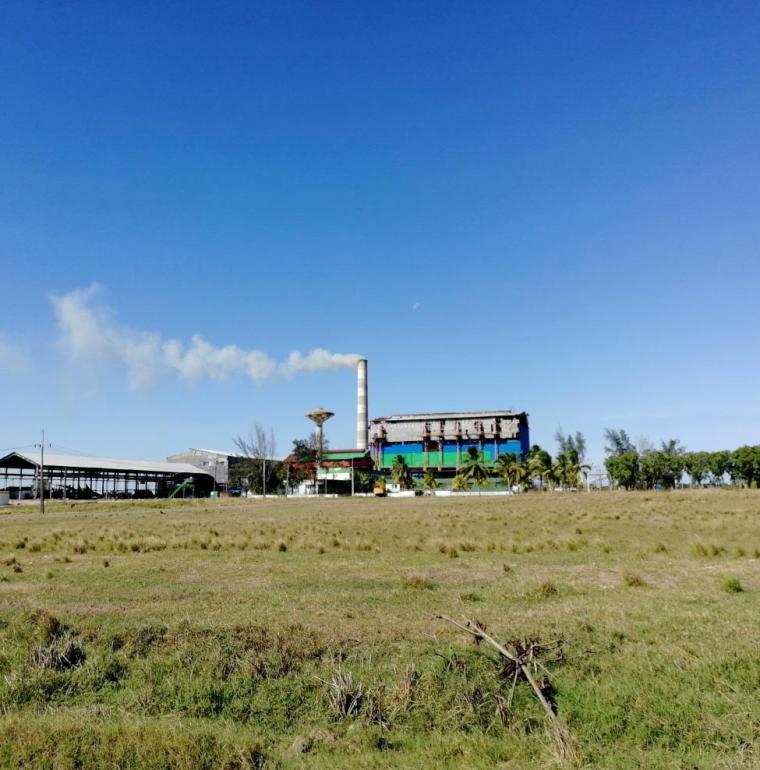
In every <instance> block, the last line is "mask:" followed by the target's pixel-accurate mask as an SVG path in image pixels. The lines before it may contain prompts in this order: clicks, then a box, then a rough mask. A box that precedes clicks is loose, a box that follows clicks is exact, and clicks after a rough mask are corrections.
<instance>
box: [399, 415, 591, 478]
mask: <svg viewBox="0 0 760 770" xmlns="http://www.w3.org/2000/svg"><path fill="white" fill-rule="evenodd" d="M555 438H556V440H557V443H558V446H559V451H558V452H557V454H556V455H555V456H554V457H552V455H551V454H550V453H549V452H548V451H547V450H545V449H543V448H542V447H541V446H539V445H538V444H534V445H533V446H532V447H531V448H530V450H529V451H528V452H527V453H526V454H525V455H519V454H514V453H511V452H510V453H505V454H501V455H499V457H498V458H497V459H496V460H495V462H493V463H489V462H488V461H487V460H486V459H485V457H484V456H483V453H482V452H481V451H480V450H479V449H478V448H477V447H472V446H471V447H468V448H467V452H466V453H465V455H464V457H463V459H462V461H461V462H460V463H459V466H458V468H457V472H456V476H454V478H453V479H452V482H451V489H452V490H453V491H454V492H465V491H468V490H470V489H472V488H475V489H478V490H482V489H485V488H487V487H488V486H490V485H491V482H492V481H500V482H502V483H504V484H505V485H506V486H508V487H510V488H513V489H529V488H532V487H534V486H536V483H538V485H539V487H540V488H541V489H546V488H554V489H574V488H576V487H577V486H579V485H580V484H583V483H585V481H586V479H587V477H588V472H589V470H590V467H589V465H588V464H587V463H586V439H585V438H584V437H583V434H582V433H580V432H576V433H575V434H574V435H567V436H566V435H565V434H564V433H563V432H562V430H561V429H558V430H557V434H556V436H555ZM391 479H392V481H393V482H394V483H396V484H398V485H399V487H401V489H413V488H414V487H415V486H416V482H415V480H414V479H413V478H412V475H411V472H410V469H409V466H408V465H407V462H406V460H405V459H404V457H403V455H397V456H396V457H395V458H394V460H393V463H392V465H391ZM421 486H422V488H423V489H426V490H428V491H433V490H435V489H437V488H438V486H439V481H438V479H437V477H436V475H435V472H434V471H433V470H432V469H428V470H427V471H425V474H424V476H423V478H422V483H421Z"/></svg>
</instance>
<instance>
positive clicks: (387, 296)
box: [0, 0, 760, 461]
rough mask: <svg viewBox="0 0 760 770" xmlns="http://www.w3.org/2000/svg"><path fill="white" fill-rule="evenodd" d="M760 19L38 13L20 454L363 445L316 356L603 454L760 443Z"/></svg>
mask: <svg viewBox="0 0 760 770" xmlns="http://www.w3.org/2000/svg"><path fill="white" fill-rule="evenodd" d="M759 30H760V4H757V3H748V2H726V1H725V0H722V1H721V2H693V1H692V0H690V1H689V2H675V1H674V0H671V1H670V2H666V3H663V2H637V3H617V2H608V1H605V2H586V3H568V2H555V3H552V2H543V3H516V2H513V3H510V2H494V3H483V2H466V3H465V2H461V3H456V2H408V0H404V2H382V3H367V2H357V1H356V0H354V1H353V2H327V3H317V2H286V1H283V0H277V2H267V3H264V2H218V3H208V2H204V3H200V2H198V3H194V2H188V1H183V2H150V3H147V2H138V1H135V2H103V0H98V2H86V1H85V0H81V1H79V2H76V3H61V2H35V1H34V0H23V2H16V1H15V0H7V1H6V2H5V3H3V4H2V8H0V75H1V77H0V265H1V266H2V271H1V272H0V276H1V277H2V288H3V291H2V300H1V301H0V382H2V393H3V398H2V399H0V449H5V448H6V447H14V446H20V445H26V444H30V443H31V442H33V441H35V440H37V436H38V434H39V430H40V428H41V427H42V426H45V428H46V429H47V433H48V436H49V437H50V440H52V441H53V442H54V443H55V444H56V445H58V446H62V447H67V448H71V449H75V450H79V451H82V452H91V453H102V454H108V455H112V456H125V457H130V456H132V457H155V458H160V457H163V456H165V455H166V454H168V453H170V452H174V451H178V450H181V449H183V448H185V447H188V446H202V447H218V448H227V447H229V446H230V445H231V440H230V439H231V436H232V435H233V434H235V433H238V432H241V431H243V432H244V431H246V430H247V429H248V427H249V426H250V425H251V423H252V422H253V421H254V420H258V421H259V422H261V423H262V424H264V425H266V426H271V427H272V428H273V429H274V430H275V433H276V436H277V439H278V444H279V449H280V453H284V452H285V451H286V450H287V449H288V447H289V446H290V441H291V439H292V438H294V437H296V436H302V435H305V434H306V433H308V431H309V425H308V423H307V421H306V420H305V419H304V417H303V413H304V412H306V411H308V410H309V409H310V408H312V407H315V406H324V407H326V408H329V409H332V410H333V411H335V412H336V417H335V418H334V420H333V421H332V422H331V423H329V424H328V430H327V433H328V436H329V438H330V439H331V440H332V444H333V446H345V445H352V444H353V439H354V422H355V416H354V415H355V411H354V410H355V375H354V373H353V371H352V370H351V369H350V368H335V369H331V368H329V365H330V364H331V362H332V361H333V359H330V358H329V357H327V358H325V355H326V354H319V355H322V358H321V359H319V361H322V363H325V362H326V363H325V366H322V365H321V364H320V365H315V366H314V367H311V366H310V362H314V361H316V359H314V358H308V354H309V352H310V351H312V350H314V349H317V348H319V349H326V350H328V351H331V352H332V353H341V354H344V353H358V354H362V355H366V356H367V357H368V359H369V381H370V415H371V416H377V415H381V414H389V413H394V412H407V411H442V410H460V409H461V410H476V409H477V410H479V409H490V408H496V409H498V408H516V409H525V410H527V411H528V412H529V413H530V415H531V426H532V439H533V441H534V442H538V443H540V444H542V445H545V446H547V448H550V449H551V450H552V451H553V450H554V448H555V447H554V441H553V434H554V431H555V429H556V427H557V426H558V425H561V426H562V427H563V428H564V429H565V430H573V431H574V430H576V429H579V430H582V431H583V432H584V433H585V434H586V436H587V438H588V441H589V444H590V448H591V456H592V459H594V460H596V461H599V460H601V458H602V446H603V440H602V433H603V430H604V428H605V426H611V427H623V428H625V429H626V430H627V431H628V432H629V433H630V434H631V435H632V436H634V437H638V436H648V437H649V438H650V439H652V440H653V441H658V440H659V439H662V438H668V437H671V436H674V437H678V438H680V439H681V440H682V441H683V442H684V443H685V444H686V445H687V446H688V447H689V448H691V449H718V448H724V447H725V448H732V447H735V446H737V445H740V444H742V443H760V387H758V381H759V380H760V354H759V353H758V338H759V337H760V323H759V320H760V300H759V299H758V298H759V297H760V45H758V31H759ZM93 283H97V284H99V285H100V287H101V288H100V289H99V290H90V291H88V290H87V289H88V287H91V286H92V284H93ZM56 297H57V299H55V298H56ZM193 335H201V336H202V338H203V340H197V339H196V342H193V341H192V336H193ZM171 341H174V342H171ZM228 345H235V346H237V348H235V349H229V348H228V349H227V350H226V352H225V351H223V350H221V351H220V348H223V347H224V346H228ZM294 350H296V351H300V352H301V358H299V359H297V360H298V361H300V362H301V363H302V364H303V366H296V367H293V366H290V367H289V366H288V365H287V359H288V356H289V354H290V353H291V351H294ZM251 351H261V353H252V352H251ZM319 355H318V356H317V358H319ZM204 356H206V358H204ZM339 360H340V359H339ZM283 362H286V363H285V364H283ZM317 363H319V362H317ZM141 367H143V368H147V370H148V374H147V375H146V376H144V377H143V376H142V375H141V372H142V371H143V370H142V368H141ZM310 368H313V369H317V370H319V371H311V372H310V371H304V370H309V369H310ZM322 369H324V370H322ZM249 375H254V378H252V377H251V376H249Z"/></svg>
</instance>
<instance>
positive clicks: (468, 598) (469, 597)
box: [459, 591, 483, 602]
mask: <svg viewBox="0 0 760 770" xmlns="http://www.w3.org/2000/svg"><path fill="white" fill-rule="evenodd" d="M459 598H460V599H461V600H462V601H463V602H482V601H483V597H482V596H481V595H480V594H476V593H475V592H474V591H470V592H469V593H466V594H460V596H459Z"/></svg>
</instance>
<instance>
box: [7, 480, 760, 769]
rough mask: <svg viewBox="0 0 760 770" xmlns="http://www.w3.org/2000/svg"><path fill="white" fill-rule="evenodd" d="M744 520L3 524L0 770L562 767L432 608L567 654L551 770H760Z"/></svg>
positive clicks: (506, 509) (232, 508)
mask: <svg viewBox="0 0 760 770" xmlns="http://www.w3.org/2000/svg"><path fill="white" fill-rule="evenodd" d="M759 521H760V493H758V492H756V491H734V490H730V491H704V492H701V491H690V492H674V493H662V494H655V493H642V494H639V493H630V494H623V493H620V494H592V495H586V494H574V495H573V494H564V495H553V494H526V495H523V496H519V497H513V498H489V497H483V498H476V497H472V498H469V499H460V498H455V499H443V498H441V499H430V498H412V499H401V500H392V499H355V500H305V501H295V500H287V501H285V500H283V501H255V502H246V501H235V500H221V501H195V502H182V501H176V502H166V501H160V502H158V501H156V502H150V503H126V504H120V505H119V504H117V505H114V504H110V505H105V504H99V503H96V504H82V503H79V504H61V503H57V504H56V503H54V504H51V505H50V508H49V513H48V515H46V516H45V518H44V519H43V518H42V517H41V516H40V515H39V514H38V513H37V512H36V511H34V510H33V509H18V508H14V509H13V512H12V513H10V514H7V515H3V516H0V555H1V556H2V558H1V559H0V709H2V712H3V716H2V718H0V766H2V767H9V768H11V767H13V768H15V767H24V768H56V770H58V768H82V769H87V768H105V767H121V768H174V767H176V768H188V769H189V768H198V767H201V768H202V767H208V768H228V769H229V770H232V769H233V768H268V769H270V770H271V768H283V769H287V768H320V769H322V768H324V769H325V770H326V769H327V768H356V767H366V768H388V767H391V768H429V767H436V768H439V767H440V768H462V767H468V768H494V767H502V768H543V767H554V766H557V765H558V764H563V763H562V762H560V761H559V759H558V755H557V751H556V746H555V743H554V741H553V740H552V738H551V736H550V735H549V734H548V733H547V731H546V727H545V718H544V716H543V713H542V711H541V708H540V706H539V705H538V703H537V701H536V699H535V698H534V697H533V694H532V692H531V690H530V688H529V687H528V686H527V685H526V684H524V683H521V684H520V685H519V686H518V687H517V689H516V692H515V695H514V700H513V702H512V704H511V707H509V708H507V707H506V706H505V704H506V703H507V702H508V697H509V694H510V688H511V679H510V677H509V676H507V675H505V674H504V673H503V672H502V665H501V663H500V662H499V661H498V660H497V659H496V657H495V655H494V654H493V653H492V652H491V651H489V650H488V649H487V648H486V647H485V646H484V645H483V644H481V645H474V644H473V643H472V641H471V639H469V638H467V637H466V636H465V635H464V634H463V633H461V632H459V631H458V630H457V629H456V628H454V627H452V626H451V625H449V624H446V623H443V622H441V621H439V620H436V619H435V616H436V615H439V614H445V615H449V616H451V617H454V618H460V617H462V616H463V615H467V616H471V617H475V618H477V620H478V621H479V622H481V623H483V624H485V625H486V626H487V629H488V631H489V633H491V634H492V635H494V636H495V637H496V638H497V639H500V640H502V641H509V640H512V639H540V640H543V641H546V642H550V641H554V640H558V639H562V640H564V642H565V644H564V648H563V652H564V654H563V657H562V658H561V659H559V660H555V661H554V662H553V663H551V664H549V669H550V671H551V673H552V677H551V681H552V684H553V687H554V692H553V698H554V700H555V702H556V706H557V711H558V714H559V715H560V718H561V719H562V721H563V723H564V724H566V725H567V726H568V728H569V730H570V734H571V737H572V740H573V744H574V747H575V751H574V755H573V758H572V761H570V760H568V761H565V762H564V764H565V765H571V764H575V765H577V766H581V767H588V768H609V769H610V770H612V768H616V769H617V768H619V769H620V770H622V769H623V768H631V767H641V768H673V769H674V770H675V768H685V767H698V768H700V770H709V769H710V768H715V769H716V770H718V769H720V770H729V768H732V769H735V770H739V769H741V768H747V769H749V768H754V767H758V766H760V745H759V740H758V735H759V734H760V699H758V698H757V692H758V687H760V656H759V655H758V643H757V638H758V635H757V622H758V621H757V619H758V617H760V561H759V560H758V555H760V527H759V526H758V522H759ZM452 554H455V555H456V557H455V558H453V557H452ZM17 569H20V570H21V571H20V572H19V571H16V570H17ZM727 576H730V577H727ZM336 683H338V684H340V687H337V686H336ZM336 687H337V688H336ZM352 704H353V705H352Z"/></svg>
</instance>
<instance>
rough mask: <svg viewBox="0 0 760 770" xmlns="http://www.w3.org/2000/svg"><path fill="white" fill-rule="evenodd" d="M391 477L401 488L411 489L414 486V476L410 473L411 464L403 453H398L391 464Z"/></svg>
mask: <svg viewBox="0 0 760 770" xmlns="http://www.w3.org/2000/svg"><path fill="white" fill-rule="evenodd" d="M391 478H392V479H393V481H394V483H396V484H398V485H399V487H400V488H401V489H409V488H410V487H411V486H412V477H411V475H410V474H409V466H408V465H407V464H406V460H405V459H404V456H403V455H396V457H395V458H394V460H393V465H392V466H391Z"/></svg>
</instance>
